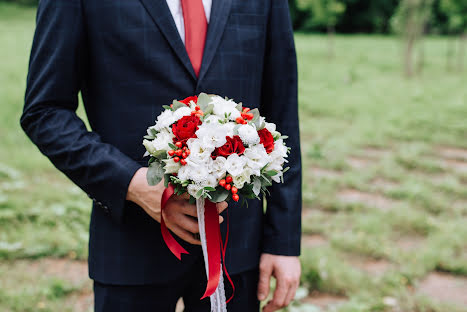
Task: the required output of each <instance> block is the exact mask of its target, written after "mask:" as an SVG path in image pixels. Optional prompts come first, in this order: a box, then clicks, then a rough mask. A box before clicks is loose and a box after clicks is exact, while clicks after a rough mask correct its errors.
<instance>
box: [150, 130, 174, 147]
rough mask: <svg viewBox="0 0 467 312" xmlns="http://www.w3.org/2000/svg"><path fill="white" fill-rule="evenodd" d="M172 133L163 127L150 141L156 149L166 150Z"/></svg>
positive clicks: (172, 136)
mask: <svg viewBox="0 0 467 312" xmlns="http://www.w3.org/2000/svg"><path fill="white" fill-rule="evenodd" d="M173 138H174V135H173V133H172V131H169V130H168V129H167V128H164V129H162V130H161V132H159V133H158V134H157V136H156V138H155V139H154V140H153V141H152V145H153V146H154V148H155V149H156V151H167V150H169V149H170V146H169V143H172V142H173Z"/></svg>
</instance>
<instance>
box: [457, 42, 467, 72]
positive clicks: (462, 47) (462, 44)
mask: <svg viewBox="0 0 467 312" xmlns="http://www.w3.org/2000/svg"><path fill="white" fill-rule="evenodd" d="M466 44H467V33H463V34H462V36H461V38H460V42H459V71H460V72H463V71H464V61H465V46H466Z"/></svg>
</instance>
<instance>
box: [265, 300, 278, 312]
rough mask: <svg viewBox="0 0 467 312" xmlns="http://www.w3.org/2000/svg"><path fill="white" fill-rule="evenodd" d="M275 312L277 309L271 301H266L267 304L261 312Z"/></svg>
mask: <svg viewBox="0 0 467 312" xmlns="http://www.w3.org/2000/svg"><path fill="white" fill-rule="evenodd" d="M276 310H279V307H276V306H275V305H274V303H273V302H272V300H270V301H268V303H267V304H266V305H265V306H264V308H263V312H274V311H276Z"/></svg>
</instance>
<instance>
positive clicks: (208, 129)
mask: <svg viewBox="0 0 467 312" xmlns="http://www.w3.org/2000/svg"><path fill="white" fill-rule="evenodd" d="M196 136H197V137H198V138H199V139H200V140H201V142H202V145H203V146H205V147H209V148H216V147H221V146H222V145H224V144H225V143H226V142H227V139H226V138H225V137H226V136H227V128H225V127H224V126H223V125H221V124H219V123H203V124H202V125H201V126H199V129H198V130H197V131H196Z"/></svg>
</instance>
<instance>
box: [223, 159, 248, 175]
mask: <svg viewBox="0 0 467 312" xmlns="http://www.w3.org/2000/svg"><path fill="white" fill-rule="evenodd" d="M246 161H247V159H246V157H243V156H238V154H232V155H229V157H227V161H226V162H225V169H226V171H227V172H228V173H230V174H231V175H232V176H234V177H236V176H239V175H241V174H242V172H243V170H244V169H245V165H246Z"/></svg>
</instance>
